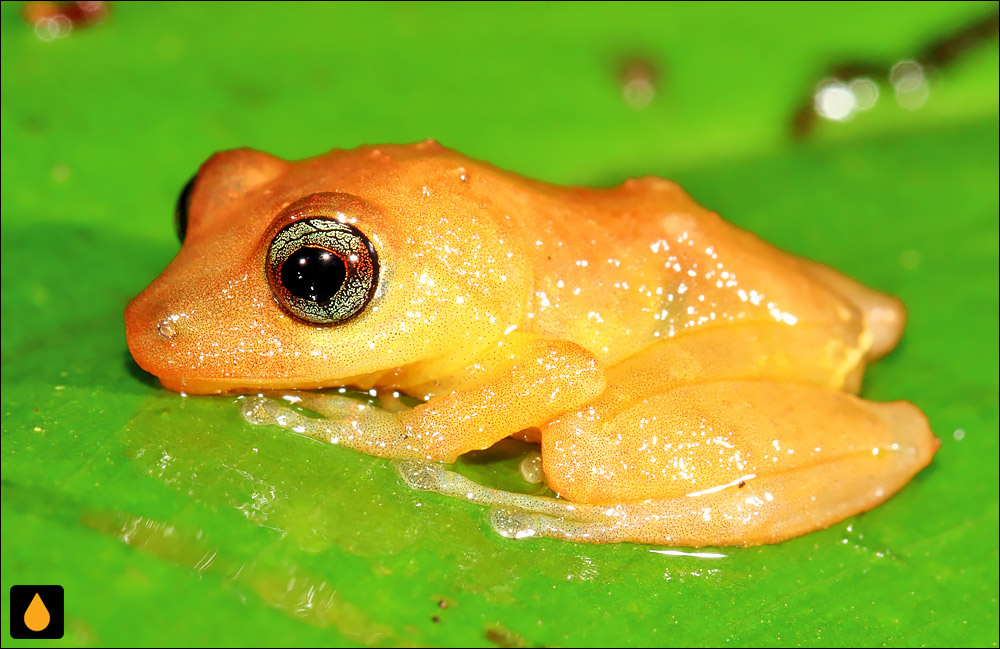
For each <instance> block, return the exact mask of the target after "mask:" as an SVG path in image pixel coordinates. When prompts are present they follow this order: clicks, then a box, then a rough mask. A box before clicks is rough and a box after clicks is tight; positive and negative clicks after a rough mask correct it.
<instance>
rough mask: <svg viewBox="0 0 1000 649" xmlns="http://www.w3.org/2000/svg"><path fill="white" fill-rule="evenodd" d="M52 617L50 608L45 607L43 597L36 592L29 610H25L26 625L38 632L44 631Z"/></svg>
mask: <svg viewBox="0 0 1000 649" xmlns="http://www.w3.org/2000/svg"><path fill="white" fill-rule="evenodd" d="M51 619H52V618H51V617H50V616H49V609H47V608H45V603H44V602H43V601H42V598H41V597H39V596H38V593H35V596H34V597H33V598H32V599H31V603H30V604H28V608H27V610H25V611H24V625H25V626H26V627H28V628H29V629H31V630H32V631H34V632H36V633H37V632H39V631H43V630H44V629H45V627H47V626H48V625H49V621H50V620H51Z"/></svg>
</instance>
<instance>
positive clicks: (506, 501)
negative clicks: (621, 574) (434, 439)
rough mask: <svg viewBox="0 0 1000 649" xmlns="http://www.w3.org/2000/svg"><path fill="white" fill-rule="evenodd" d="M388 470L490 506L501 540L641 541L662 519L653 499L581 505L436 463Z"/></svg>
mask: <svg viewBox="0 0 1000 649" xmlns="http://www.w3.org/2000/svg"><path fill="white" fill-rule="evenodd" d="M393 466H395V468H396V471H397V472H398V473H399V476H400V478H402V479H403V481H404V482H405V483H406V484H407V485H408V486H409V487H410V488H412V489H417V490H421V491H435V492H437V493H440V494H443V495H446V496H451V497H453V498H461V499H463V500H468V501H469V502H473V503H476V504H478V505H486V506H487V507H490V508H491V510H490V526H491V527H492V528H493V530H494V531H495V532H496V533H497V534H499V535H500V536H503V537H505V538H511V539H523V538H528V537H532V536H547V537H552V538H559V539H566V540H570V541H585V542H591V543H612V542H615V541H637V540H638V541H641V540H643V539H644V538H646V537H648V536H649V534H650V531H649V530H648V529H646V528H649V526H650V525H655V524H656V522H657V521H658V520H659V519H660V518H666V517H665V516H663V515H662V514H660V513H658V512H662V511H663V510H664V509H665V508H666V507H665V505H666V503H664V502H659V501H646V502H642V503H624V504H620V505H585V504H578V503H573V502H569V501H567V500H563V499H559V498H549V497H546V496H533V495H529V494H520V493H515V492H511V491H503V490H501V489H494V488H492V487H487V486H485V485H481V484H479V483H478V482H475V481H473V480H470V479H469V478H466V477H465V476H463V475H461V474H459V473H456V472H454V471H452V470H450V469H447V468H445V467H444V466H442V465H441V464H439V463H437V462H426V461H423V460H396V461H395V462H393ZM644 530H645V536H644V534H643V532H644ZM653 536H655V537H656V538H657V539H659V541H658V542H660V543H669V542H670V539H669V537H666V539H664V537H662V536H656V531H655V530H654V531H653ZM647 540H648V539H647Z"/></svg>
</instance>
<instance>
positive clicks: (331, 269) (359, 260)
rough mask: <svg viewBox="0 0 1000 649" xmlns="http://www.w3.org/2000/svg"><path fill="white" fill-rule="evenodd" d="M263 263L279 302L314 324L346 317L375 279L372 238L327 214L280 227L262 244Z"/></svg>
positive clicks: (365, 298) (363, 302) (365, 299)
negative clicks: (265, 249) (265, 252)
mask: <svg viewBox="0 0 1000 649" xmlns="http://www.w3.org/2000/svg"><path fill="white" fill-rule="evenodd" d="M266 266H267V268H266V271H267V280H268V282H269V283H270V285H271V292H272V293H274V297H275V299H277V300H278V303H279V304H280V305H281V306H282V308H284V309H285V311H287V312H288V313H290V314H291V315H293V316H295V317H296V318H299V319H300V320H305V321H306V322H310V323H313V324H331V325H332V324H340V323H342V322H346V321H347V320H350V319H351V318H353V317H354V316H356V315H358V314H359V313H361V311H362V310H363V309H364V308H365V306H367V304H368V303H369V302H370V301H371V299H372V296H373V295H374V294H375V287H376V286H377V285H378V272H379V265H378V257H377V256H376V254H375V247H374V246H372V243H371V241H369V240H368V237H366V236H365V235H364V234H363V233H362V232H361V231H360V230H358V229H357V228H355V227H352V226H350V225H348V224H346V223H341V222H340V221H337V220H334V219H329V218H322V217H318V218H307V219H303V220H301V221H296V222H294V223H291V224H289V225H286V226H285V227H284V228H282V229H281V230H279V231H278V233H277V234H276V235H274V239H273V240H272V241H271V245H270V246H269V247H268V249H267V262H266Z"/></svg>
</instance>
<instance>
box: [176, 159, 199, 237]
mask: <svg viewBox="0 0 1000 649" xmlns="http://www.w3.org/2000/svg"><path fill="white" fill-rule="evenodd" d="M196 180H198V174H195V175H193V176H191V180H189V181H187V182H186V183H184V188H183V189H181V193H180V195H179V196H178V197H177V206H176V207H175V208H174V228H176V229H177V238H178V239H180V240H181V243H184V237H185V236H187V229H188V212H189V211H190V210H191V192H192V191H193V190H194V181H196Z"/></svg>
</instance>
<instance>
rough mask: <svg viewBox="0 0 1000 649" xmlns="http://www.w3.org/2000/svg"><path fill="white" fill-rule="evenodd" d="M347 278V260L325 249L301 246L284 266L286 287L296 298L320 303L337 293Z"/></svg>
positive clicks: (282, 281) (282, 278)
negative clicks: (345, 262)
mask: <svg viewBox="0 0 1000 649" xmlns="http://www.w3.org/2000/svg"><path fill="white" fill-rule="evenodd" d="M346 277H347V267H346V266H344V261H343V260H342V259H341V258H340V257H338V256H337V255H335V254H333V253H332V252H330V251H329V250H325V249H323V248H312V247H305V248H299V249H298V250H296V251H295V252H294V253H292V254H291V255H290V256H289V257H288V259H286V260H285V263H283V264H282V265H281V283H282V285H283V286H284V287H285V290H287V291H288V292H289V293H291V294H292V295H294V296H295V297H297V298H300V299H303V300H309V301H311V302H319V303H320V304H323V303H326V302H329V301H330V300H331V299H332V298H333V296H334V295H336V294H337V291H339V290H340V287H341V286H343V284H344V279H345V278H346Z"/></svg>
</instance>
